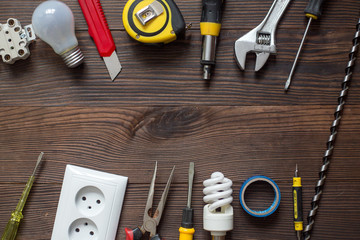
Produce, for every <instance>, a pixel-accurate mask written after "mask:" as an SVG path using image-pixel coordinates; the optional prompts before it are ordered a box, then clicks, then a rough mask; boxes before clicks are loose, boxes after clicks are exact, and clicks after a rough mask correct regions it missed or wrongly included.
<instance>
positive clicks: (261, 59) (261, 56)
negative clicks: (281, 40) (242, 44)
mask: <svg viewBox="0 0 360 240" xmlns="http://www.w3.org/2000/svg"><path fill="white" fill-rule="evenodd" d="M269 56H270V52H257V53H256V62H255V72H257V71H259V70H260V69H261V68H262V67H263V66H264V65H265V63H266V61H267V60H268V58H269Z"/></svg>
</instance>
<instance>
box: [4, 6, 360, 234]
mask: <svg viewBox="0 0 360 240" xmlns="http://www.w3.org/2000/svg"><path fill="white" fill-rule="evenodd" d="M40 2H42V1H40V0H35V1H34V0H22V1H20V0H15V1H1V4H0V12H1V14H0V16H1V18H0V21H1V23H5V22H6V20H7V19H8V18H10V17H14V18H17V19H19V20H20V21H21V23H22V24H23V25H26V24H29V23H30V21H31V16H32V12H33V10H34V9H35V7H36V6H37V5H38V4H39V3H40ZM65 2H66V3H67V4H68V5H69V6H70V8H71V9H72V11H73V13H74V15H75V20H76V35H77V37H78V40H79V45H80V47H81V49H82V51H83V53H84V55H85V57H86V61H85V63H84V64H83V65H82V66H81V67H79V68H76V69H68V68H67V67H66V66H65V65H64V63H63V62H62V59H61V58H60V57H59V56H57V55H56V54H55V53H54V52H53V51H52V49H51V48H50V47H49V46H48V45H47V44H45V43H44V42H43V41H41V40H38V41H37V42H36V43H35V44H32V45H31V46H30V51H31V56H30V57H29V58H28V59H27V60H21V61H18V62H16V63H15V64H14V65H7V64H4V63H2V62H1V63H0V229H1V230H0V231H2V229H4V227H5V225H6V222H7V221H8V219H9V216H10V212H11V210H13V209H14V208H15V206H16V204H17V201H18V199H19V197H20V195H21V192H22V190H23V188H24V185H25V182H26V181H27V178H28V176H29V175H30V174H31V172H32V169H33V167H34V164H35V161H36V159H37V156H38V154H39V152H40V151H44V152H45V154H46V162H45V163H44V164H43V166H42V168H41V171H40V172H39V173H38V175H37V179H36V183H35V184H34V187H33V189H32V192H31V195H30V197H29V199H28V202H27V205H26V207H25V210H24V215H25V219H24V221H23V222H22V224H21V227H20V230H19V234H18V238H17V239H50V236H51V232H52V228H53V223H54V219H55V214H56V209H57V203H58V199H59V194H60V189H61V184H62V179H63V174H64V170H65V166H66V164H74V165H77V166H83V167H88V168H92V169H97V170H101V171H105V172H110V173H114V174H119V175H125V176H128V177H129V183H128V187H127V191H126V196H125V201H124V205H123V210H122V214H121V218H120V224H119V228H118V234H117V239H125V237H124V227H135V226H136V225H137V224H140V223H141V220H142V214H143V210H144V207H145V202H146V196H147V192H148V187H149V183H150V180H151V176H152V173H153V167H154V163H155V161H158V163H159V170H158V178H157V185H156V189H155V190H156V195H155V203H157V201H158V200H159V198H160V192H161V191H162V189H163V187H164V185H165V183H166V180H167V178H168V174H169V173H170V170H171V167H172V166H173V165H176V171H175V176H174V181H173V183H172V186H171V190H170V193H169V197H168V202H167V206H166V209H165V212H164V215H163V219H162V221H161V224H160V226H159V229H158V230H159V232H160V233H161V235H162V236H163V237H164V238H167V239H177V238H178V227H179V225H180V218H181V214H182V208H183V207H184V206H185V204H186V199H187V197H186V195H187V170H188V164H189V162H190V161H194V162H195V166H196V176H195V185H194V190H193V200H192V202H193V207H194V209H195V216H194V221H195V228H196V239H210V234H209V233H208V232H206V231H205V230H203V228H202V207H203V206H204V202H203V201H202V198H203V193H202V189H203V185H202V182H203V181H204V180H205V179H207V178H209V177H210V175H211V173H212V172H214V171H221V172H223V173H224V174H225V176H226V177H228V178H230V179H232V181H233V182H234V185H233V190H234V193H233V197H234V201H233V203H232V205H233V207H234V230H233V231H232V232H229V233H228V235H227V239H295V233H294V231H293V223H292V195H291V185H292V177H293V174H294V169H295V165H296V164H298V166H299V169H300V174H301V176H302V177H303V191H304V214H306V215H307V213H308V211H309V209H310V202H311V199H312V196H313V194H314V187H315V183H316V181H317V179H318V171H319V170H320V166H321V163H322V155H323V154H324V151H325V149H326V144H325V143H326V141H327V139H328V135H329V128H330V125H331V123H332V121H333V112H334V110H335V106H336V104H337V96H338V94H339V91H340V85H341V82H342V80H343V78H344V69H345V67H346V64H347V61H348V52H349V50H350V48H351V46H352V42H351V40H352V38H353V36H354V32H355V25H356V23H357V21H358V17H359V9H360V1H358V0H342V1H341V0H332V1H328V2H327V3H326V5H325V7H324V16H323V17H322V18H321V19H320V21H315V22H313V24H312V26H311V29H310V31H309V34H308V37H307V41H306V43H305V46H304V49H303V52H302V54H301V57H300V61H299V63H298V67H297V70H296V73H295V76H294V79H293V83H292V85H291V89H290V91H289V92H288V93H287V94H285V93H284V91H283V88H284V83H285V81H286V79H287V76H288V73H289V71H290V68H291V64H292V61H293V59H294V57H295V54H296V50H297V48H298V45H299V43H300V40H301V37H302V35H303V32H304V29H305V27H306V23H307V19H306V18H305V17H304V14H303V10H304V8H305V6H306V4H307V1H305V0H297V1H292V2H291V3H290V5H289V7H288V9H287V11H286V12H285V14H284V16H283V18H282V19H281V21H280V23H279V25H278V29H277V33H276V45H277V50H278V54H277V55H276V56H271V57H270V58H269V60H268V61H267V63H266V65H265V66H264V67H263V68H262V69H261V70H260V71H259V72H254V71H246V72H242V71H240V70H239V68H238V66H237V64H236V62H235V60H234V56H233V55H234V42H235V40H236V39H238V38H239V37H240V36H242V35H244V34H245V33H247V32H248V31H250V30H251V29H252V28H254V27H255V26H257V25H258V24H259V23H260V22H261V21H262V20H263V18H264V17H265V15H266V13H267V11H268V10H269V7H270V6H271V3H272V0H266V1H264V0H254V1H237V0H226V2H225V7H224V14H223V25H222V30H221V37H220V41H219V45H218V49H217V65H216V70H215V73H214V75H213V78H212V80H211V82H210V84H207V83H206V82H204V80H202V71H201V67H200V64H199V58H200V51H201V36H200V31H199V19H200V11H201V1H189V0H177V1H176V2H177V4H178V6H179V8H180V9H181V11H182V13H183V16H184V18H185V19H186V22H188V23H189V22H192V23H193V27H192V29H191V30H189V31H188V32H187V34H186V39H184V40H178V41H176V42H173V43H171V44H169V45H166V46H164V47H163V48H156V47H151V46H144V45H141V44H139V43H137V42H135V41H133V40H132V39H130V37H129V36H128V35H127V33H126V32H125V30H124V27H123V24H122V10H123V8H124V5H125V1H114V0H101V2H102V5H103V9H104V12H105V15H106V17H107V19H108V23H109V26H110V28H111V31H112V34H113V37H114V39H115V42H116V46H117V53H118V56H119V59H120V61H121V63H122V65H123V70H122V72H121V74H120V75H119V76H118V78H117V79H116V81H115V82H111V80H110V78H109V75H108V73H107V70H106V68H105V64H104V62H103V61H102V59H101V58H100V57H99V55H98V52H97V50H96V47H95V45H94V43H93V41H92V40H91V38H90V37H89V34H88V32H87V25H86V22H85V19H84V17H83V14H82V12H81V10H80V7H79V4H78V2H77V1H75V0H66V1H65ZM250 59H251V57H250ZM252 59H254V58H252ZM252 64H253V63H252ZM359 65H360V63H358V66H357V67H355V69H354V74H353V80H352V84H351V89H350V91H349V96H348V98H347V104H346V107H345V110H344V112H343V118H342V121H341V126H340V128H339V134H338V138H337V141H336V147H335V150H334V154H333V158H332V161H331V162H332V164H331V167H330V170H329V172H328V178H327V181H326V186H325V189H324V194H323V198H322V201H321V204H320V209H319V212H318V215H317V217H316V223H315V226H314V229H313V235H312V237H313V238H312V239H359V238H360V234H359V229H360V202H359V198H360V187H359V186H360V177H359V171H360V161H359V158H360V148H359V142H360V94H359V93H360V66H359ZM248 66H249V67H251V63H249V65H248ZM252 66H254V65H252ZM253 175H266V176H268V177H270V178H272V179H273V180H275V181H276V183H277V184H278V185H279V187H280V190H281V194H282V199H281V204H280V207H279V209H278V210H277V211H276V212H275V213H274V214H273V215H271V216H269V217H267V218H263V219H262V218H261V219H258V218H254V217H252V216H250V215H248V214H247V213H245V211H244V210H243V209H242V208H241V206H240V203H239V199H238V194H239V189H240V187H241V185H242V183H243V182H244V181H245V180H246V179H247V178H249V177H251V176H253ZM258 197H261V196H258ZM258 201H259V202H260V203H261V199H258Z"/></svg>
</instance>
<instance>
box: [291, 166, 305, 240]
mask: <svg viewBox="0 0 360 240" xmlns="http://www.w3.org/2000/svg"><path fill="white" fill-rule="evenodd" d="M292 191H293V200H294V202H293V203H294V227H295V232H296V235H297V238H298V240H301V232H302V231H303V208H302V185H301V177H299V171H298V168H297V164H296V170H295V177H293V188H292Z"/></svg>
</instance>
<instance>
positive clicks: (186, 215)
mask: <svg viewBox="0 0 360 240" xmlns="http://www.w3.org/2000/svg"><path fill="white" fill-rule="evenodd" d="M194 168H195V166H194V163H193V162H190V166H189V188H188V201H187V205H186V207H185V208H184V209H183V215H182V221H181V227H180V228H179V232H180V236H179V240H192V239H193V236H194V233H195V229H194V227H193V225H194V224H193V215H194V212H193V209H192V208H191V193H192V186H193V181H194Z"/></svg>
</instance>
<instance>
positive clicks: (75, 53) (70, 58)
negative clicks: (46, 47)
mask: <svg viewBox="0 0 360 240" xmlns="http://www.w3.org/2000/svg"><path fill="white" fill-rule="evenodd" d="M60 56H61V57H62V58H63V60H64V62H65V64H66V66H68V67H69V68H75V67H77V66H79V65H80V64H82V63H83V61H84V55H83V53H82V52H81V50H80V48H79V47H78V46H76V47H74V48H72V49H70V50H68V51H66V52H64V53H62V54H60Z"/></svg>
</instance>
